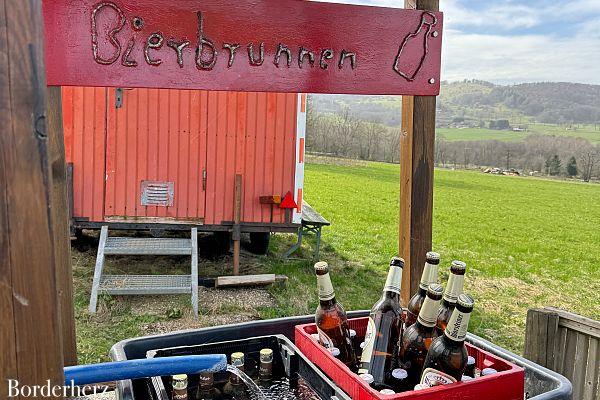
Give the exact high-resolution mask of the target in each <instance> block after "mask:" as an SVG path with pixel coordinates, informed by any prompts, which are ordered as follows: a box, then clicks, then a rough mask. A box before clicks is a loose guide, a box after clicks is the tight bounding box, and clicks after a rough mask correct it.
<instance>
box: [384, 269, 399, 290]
mask: <svg viewBox="0 0 600 400" xmlns="http://www.w3.org/2000/svg"><path fill="white" fill-rule="evenodd" d="M401 285H402V268H399V267H394V266H392V267H390V270H389V271H388V275H387V280H386V281H385V286H384V287H383V290H384V291H387V292H394V293H398V294H400V288H401Z"/></svg>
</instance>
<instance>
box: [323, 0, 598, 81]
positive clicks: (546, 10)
mask: <svg viewBox="0 0 600 400" xmlns="http://www.w3.org/2000/svg"><path fill="white" fill-rule="evenodd" d="M322 1H329V0H322ZM331 1H334V0H331ZM335 2H336V3H348V4H363V5H375V6H384V7H402V6H403V3H404V2H403V1H402V0H335ZM440 11H442V12H444V33H443V35H444V42H443V48H442V80H449V81H456V80H462V79H481V80H486V81H491V82H494V83H499V84H513V83H521V82H547V81H550V82H578V83H592V84H600V0H529V1H523V0H521V1H513V0H440Z"/></svg>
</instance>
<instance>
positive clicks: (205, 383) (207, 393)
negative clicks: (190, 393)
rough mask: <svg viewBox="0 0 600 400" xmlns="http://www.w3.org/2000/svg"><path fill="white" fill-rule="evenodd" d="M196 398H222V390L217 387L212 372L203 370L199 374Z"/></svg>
mask: <svg viewBox="0 0 600 400" xmlns="http://www.w3.org/2000/svg"><path fill="white" fill-rule="evenodd" d="M199 378H200V381H199V383H198V390H197V391H196V400H216V399H219V398H221V391H220V390H219V389H217V388H215V386H214V385H215V378H214V376H213V374H212V372H203V373H201V374H200V376H199Z"/></svg>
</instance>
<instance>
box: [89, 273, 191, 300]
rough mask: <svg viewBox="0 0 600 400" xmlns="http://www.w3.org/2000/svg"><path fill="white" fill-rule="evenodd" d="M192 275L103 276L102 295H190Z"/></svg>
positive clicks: (100, 288)
mask: <svg viewBox="0 0 600 400" xmlns="http://www.w3.org/2000/svg"><path fill="white" fill-rule="evenodd" d="M191 286H192V279H191V277H190V275H103V276H102V278H101V280H100V287H99V292H100V293H108V294H115V295H128V294H131V295H135V294H189V293H190V288H191Z"/></svg>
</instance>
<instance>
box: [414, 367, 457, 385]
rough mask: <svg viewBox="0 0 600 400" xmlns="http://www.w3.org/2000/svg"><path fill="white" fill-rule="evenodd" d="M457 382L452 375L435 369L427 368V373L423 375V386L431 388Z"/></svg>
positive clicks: (424, 372)
mask: <svg viewBox="0 0 600 400" xmlns="http://www.w3.org/2000/svg"><path fill="white" fill-rule="evenodd" d="M455 382H456V379H454V378H453V377H451V376H450V375H448V374H445V373H443V372H442V371H438V370H437V369H433V368H425V371H423V375H421V384H422V385H427V386H429V387H432V386H439V385H449V384H451V383H455Z"/></svg>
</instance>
